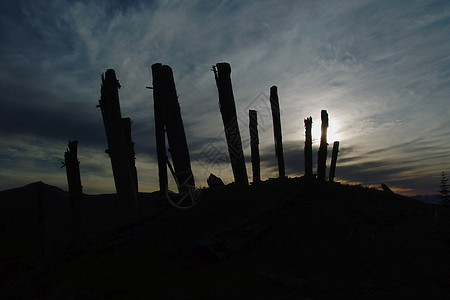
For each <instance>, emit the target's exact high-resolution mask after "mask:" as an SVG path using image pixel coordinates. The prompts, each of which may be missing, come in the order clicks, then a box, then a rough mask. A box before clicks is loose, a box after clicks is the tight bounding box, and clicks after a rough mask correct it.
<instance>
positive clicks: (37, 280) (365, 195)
mask: <svg viewBox="0 0 450 300" xmlns="http://www.w3.org/2000/svg"><path fill="white" fill-rule="evenodd" d="M1 193H2V197H1V199H2V201H4V199H5V198H4V197H3V195H4V194H3V192H1ZM155 196H156V195H151V194H142V195H140V197H141V198H142V199H144V200H143V201H144V202H145V203H146V205H144V206H145V213H144V217H143V218H142V219H141V220H137V221H134V222H132V223H129V224H125V225H113V223H111V224H110V226H109V227H108V226H107V227H105V229H102V230H99V231H96V232H92V233H91V234H90V235H88V238H87V243H86V246H85V247H84V248H83V249H81V250H76V249H75V245H74V244H70V242H68V243H66V244H65V245H63V246H61V247H60V248H57V249H55V250H54V252H53V253H52V254H51V255H50V256H48V257H46V258H40V259H38V260H37V261H38V263H36V262H33V263H31V262H28V263H23V264H22V265H21V267H20V268H19V269H18V270H17V269H16V272H15V274H14V276H10V278H8V279H9V280H8V282H9V283H8V284H7V285H5V286H3V289H2V290H1V292H0V295H2V297H3V296H4V297H12V296H32V297H44V298H58V297H63V296H67V295H72V296H76V297H81V298H86V297H87V298H104V297H113V298H130V297H131V298H141V297H145V296H153V297H156V296H169V297H184V298H191V297H195V296H199V295H201V296H209V297H213V298H217V299H222V298H229V297H232V296H237V295H261V296H267V297H270V296H279V297H282V298H299V297H300V298H301V297H313V298H314V297H323V296H326V297H327V296H328V297H329V296H355V297H368V296H375V297H382V296H434V297H438V298H439V297H446V296H449V295H450V288H449V286H448V285H447V283H446V279H447V278H449V275H450V268H449V267H450V266H449V263H448V259H447V254H448V249H449V247H450V226H449V225H450V211H449V208H448V207H444V206H436V205H430V204H426V203H423V202H420V201H418V200H414V199H412V198H408V197H404V196H400V195H396V194H389V193H386V192H383V191H379V190H375V189H369V188H365V187H361V186H350V185H342V184H339V183H319V182H317V181H307V180H305V179H303V178H287V179H284V180H280V179H275V180H268V181H265V182H262V183H261V184H260V185H257V186H249V187H240V186H237V185H234V184H230V185H227V186H225V187H218V188H213V189H204V190H203V198H202V199H201V201H200V203H199V204H198V205H197V206H196V207H194V208H193V209H190V210H177V209H175V208H173V207H172V206H171V205H170V204H169V203H168V202H167V201H160V200H159V199H156V198H155ZM89 197H92V198H89V199H90V201H92V202H95V201H96V200H94V199H96V197H97V201H100V200H98V199H99V198H101V197H104V199H103V200H102V201H104V202H102V205H100V206H99V205H97V206H95V207H96V208H95V209H105V208H106V206H107V204H111V203H114V200H113V198H114V197H113V195H102V196H89ZM106 199H109V200H106ZM145 199H146V200H145ZM85 200H86V199H85ZM99 203H100V202H99ZM93 207H94V206H93ZM112 211H113V210H110V212H112ZM103 213H108V212H107V210H105V211H103ZM97 215H100V211H98V212H97ZM16 259H18V258H16ZM2 263H5V261H3V262H2ZM36 266H39V267H36ZM10 268H11V266H10ZM3 275H5V274H4V273H3Z"/></svg>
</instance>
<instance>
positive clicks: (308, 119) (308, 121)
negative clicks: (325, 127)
mask: <svg viewBox="0 0 450 300" xmlns="http://www.w3.org/2000/svg"><path fill="white" fill-rule="evenodd" d="M312 122H313V121H312V117H309V118H306V119H305V127H308V126H311V124H312Z"/></svg>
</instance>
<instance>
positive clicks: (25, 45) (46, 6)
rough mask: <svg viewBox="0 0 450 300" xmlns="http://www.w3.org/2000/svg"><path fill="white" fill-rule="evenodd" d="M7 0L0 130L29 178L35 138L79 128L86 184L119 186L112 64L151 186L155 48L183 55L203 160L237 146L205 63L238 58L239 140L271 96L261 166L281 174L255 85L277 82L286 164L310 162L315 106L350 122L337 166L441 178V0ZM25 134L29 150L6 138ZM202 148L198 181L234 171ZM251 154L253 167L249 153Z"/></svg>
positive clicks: (174, 57) (182, 81)
mask: <svg viewBox="0 0 450 300" xmlns="http://www.w3.org/2000/svg"><path fill="white" fill-rule="evenodd" d="M0 7H1V8H2V9H1V13H0V25H1V26H0V38H1V39H2V43H1V45H0V54H1V56H2V58H3V59H2V60H1V61H0V90H1V94H2V96H1V100H0V132H1V133H2V136H4V137H8V140H9V141H10V142H7V141H5V140H4V139H2V141H1V142H0V146H1V148H2V154H1V155H2V159H3V161H4V162H5V163H6V164H3V165H2V174H4V175H5V176H6V174H13V173H14V174H16V175H15V178H16V179H15V181H14V183H12V182H10V184H18V183H19V182H20V176H21V175H20V174H22V175H23V181H22V182H23V184H26V183H28V182H26V181H28V180H29V179H30V176H29V175H26V174H36V176H35V178H36V180H40V179H41V176H44V174H43V173H44V172H40V171H39V168H44V169H45V168H48V169H46V170H50V169H51V170H53V169H52V167H49V166H50V164H51V163H50V162H49V161H48V160H43V161H42V160H39V159H41V158H39V156H38V155H36V156H35V154H33V153H34V151H37V150H36V149H35V148H33V147H34V146H35V145H36V141H46V142H45V143H44V144H43V145H41V146H40V147H41V148H39V151H43V152H45V151H47V152H48V153H52V154H51V155H54V157H55V158H56V157H62V153H61V150H57V151H56V150H55V152H53V151H54V150H53V148H54V149H56V148H58V147H59V146H55V145H62V149H63V150H64V146H65V144H66V142H67V139H69V138H70V139H79V140H80V147H81V145H83V146H85V147H86V148H87V149H89V150H87V149H86V150H87V152H85V153H87V154H88V155H86V156H84V157H83V160H82V165H83V164H84V167H86V168H87V170H88V171H86V172H85V173H84V174H83V177H84V186H85V187H86V188H88V189H89V188H90V187H94V186H95V188H92V190H95V191H98V192H101V191H102V186H103V185H104V191H111V190H112V189H113V185H112V184H111V182H112V179H111V180H109V182H110V183H106V179H105V178H107V177H108V176H110V175H111V171H110V167H109V160H108V158H107V157H106V158H105V157H104V155H105V154H104V153H103V151H104V149H105V148H106V139H105V137H104V129H103V124H102V120H101V114H100V111H99V110H98V109H96V108H95V105H96V104H97V101H98V98H99V96H100V95H99V94H100V74H101V73H102V72H104V71H105V70H106V69H107V68H114V69H115V70H116V73H117V76H118V78H119V80H120V82H121V84H122V88H121V90H120V99H121V106H122V114H123V115H124V116H129V117H131V118H132V119H133V120H134V123H133V139H134V141H135V142H136V152H137V163H138V169H139V176H140V178H141V181H142V182H143V183H142V184H141V186H142V187H143V188H144V189H145V190H152V189H156V188H157V185H158V181H157V179H156V178H157V175H156V174H157V170H156V165H155V164H154V163H155V153H154V149H155V141H154V125H153V122H154V120H153V102H152V101H153V99H152V93H151V91H150V90H148V89H146V88H145V87H146V86H150V85H151V80H152V79H151V72H150V66H151V65H152V64H153V63H155V62H162V63H164V64H168V65H170V66H171V67H172V68H173V71H174V76H175V82H176V85H177V90H178V94H179V101H180V105H181V109H182V114H183V119H184V123H185V128H186V135H187V139H188V145H189V148H190V150H191V156H192V160H193V161H194V160H195V158H198V157H201V154H202V151H203V150H204V149H205V147H207V146H208V145H214V146H215V147H216V148H217V149H219V151H221V152H222V153H225V154H228V153H227V148H226V144H225V143H224V142H223V140H222V139H221V137H220V135H221V132H222V131H223V128H222V123H221V122H222V121H221V118H220V112H219V108H218V105H217V102H218V99H217V89H216V86H215V82H214V77H213V74H212V72H211V71H210V68H211V66H212V65H213V64H215V63H217V62H221V61H227V62H230V63H231V66H232V80H233V87H234V94H235V99H236V106H237V111H238V117H239V119H240V120H241V124H242V125H240V127H241V128H240V129H241V133H242V136H243V139H244V140H245V139H248V132H247V122H248V115H247V114H248V108H249V107H250V106H252V105H253V106H254V105H255V102H254V101H255V99H257V100H256V101H260V102H259V103H261V104H257V106H258V109H259V115H260V117H261V121H264V122H260V141H261V144H260V148H261V157H262V166H263V169H264V172H265V175H264V176H266V177H272V176H275V175H276V160H275V161H274V159H273V157H272V156H273V131H272V127H271V126H272V124H271V117H270V114H267V111H265V110H264V109H265V108H264V107H266V106H264V105H262V103H264V101H268V99H267V100H265V99H264V97H262V98H261V99H258V97H259V95H264V94H266V95H267V94H268V91H269V88H270V86H272V85H274V84H275V85H277V86H278V87H279V96H280V105H281V110H282V129H283V137H284V142H285V156H286V165H287V171H288V174H289V175H301V174H302V159H303V158H302V152H301V151H302V149H301V148H302V145H303V135H304V133H303V131H304V129H303V119H304V118H306V117H308V116H312V117H313V121H314V125H315V126H317V125H318V124H319V123H320V120H319V116H320V110H322V109H327V110H328V112H329V114H330V122H332V123H333V122H334V123H336V125H339V126H338V127H339V129H338V131H339V132H338V133H339V135H340V137H341V152H340V157H339V159H340V160H339V161H338V170H337V175H338V177H339V176H340V177H342V178H343V179H347V180H351V181H361V182H363V183H364V182H366V183H368V184H375V183H376V182H378V181H381V180H383V181H387V183H388V184H393V185H397V187H399V188H403V189H408V185H409V187H411V188H412V189H413V190H412V192H414V191H417V192H421V193H422V192H429V193H431V192H434V190H435V185H436V182H437V181H438V178H436V176H438V174H439V172H440V171H442V170H445V169H446V165H447V164H448V161H449V160H448V153H449V152H448V150H447V149H448V148H449V144H448V141H447V140H448V139H447V138H448V136H450V127H449V126H447V119H448V117H447V112H448V110H449V108H450V107H449V106H450V104H449V102H448V95H449V92H450V84H449V78H450V76H449V74H450V71H449V70H450V56H449V54H448V53H449V49H450V42H449V41H448V39H447V38H446V36H448V33H449V32H450V22H449V20H450V5H449V4H448V3H446V2H442V1H429V2H426V3H425V2H420V1H418V2H411V1H397V2H395V3H392V2H391V1H370V0H366V1H356V0H355V1H339V2H335V1H301V2H299V1H283V2H282V3H278V2H276V3H275V2H272V1H258V2H253V1H244V2H236V1H214V2H205V1H189V2H173V1H152V2H147V1H134V2H129V1H87V2H86V1H77V2H72V1H52V2H48V1H14V2H13V1H2V2H1V3H0ZM264 115H267V119H264V120H263V119H262V118H263V117H264ZM316 128H317V127H316ZM316 131H317V130H316ZM315 137H316V138H317V132H316V133H315ZM14 147H16V148H17V147H20V149H21V150H20V151H18V152H17V153H16V154H11V153H10V152H8V151H7V150H5V149H14ZM46 147H49V148H48V149H47V148H46ZM52 147H53V148H52ZM33 149H34V150H33ZM58 149H59V148H58ZM39 151H38V152H39ZM244 151H245V153H246V155H248V153H249V149H247V148H246V149H245V150H244ZM25 153H28V154H25ZM81 153H82V151H80V155H81ZM13 155H14V156H13ZM27 155H29V156H27ZM49 155H50V154H49ZM100 156H101V157H102V158H100ZM33 157H34V158H33ZM51 157H53V156H51ZM93 158H95V159H93ZM10 159H15V160H22V161H23V166H22V167H17V166H14V165H13V164H10V163H7V162H8V161H9V160H10ZM80 160H81V159H80ZM84 161H85V162H84ZM205 161H206V160H204V161H198V160H197V161H196V162H193V165H194V166H193V168H194V172H196V180H197V182H202V184H203V185H204V184H205V181H206V178H205V176H206V175H209V173H208V170H210V172H213V173H214V172H216V173H220V174H221V176H222V177H223V178H224V179H225V180H226V181H228V182H230V181H232V176H231V174H232V173H231V167H230V166H229V164H227V163H222V162H221V163H217V164H215V165H214V164H211V163H210V164H209V166H208V167H207V168H206V169H205V164H204V162H205ZM274 162H275V164H274ZM339 163H340V164H339ZM207 165H208V164H207ZM26 166H28V167H29V170H28V171H26V170H25V167H26ZM45 166H46V167H45ZM247 169H248V170H247V171H248V173H249V174H251V168H250V164H248V165H247ZM27 172H28V173H27ZM33 172H36V173H33ZM46 172H47V173H48V174H50V173H51V174H56V173H52V172H53V171H46ZM83 172H84V171H83ZM207 173H208V174H207ZM205 174H206V175H205ZM433 174H436V175H433ZM27 176H28V177H27ZM264 176H263V177H264ZM44 177H45V176H44ZM47 178H48V177H47ZM52 178H56V177H52ZM104 179H105V181H104ZM53 183H55V184H61V182H59V181H58V182H56V181H53Z"/></svg>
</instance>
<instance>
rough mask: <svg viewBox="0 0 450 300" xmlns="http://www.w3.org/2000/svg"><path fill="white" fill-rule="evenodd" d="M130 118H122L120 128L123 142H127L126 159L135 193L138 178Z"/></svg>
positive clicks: (137, 188)
mask: <svg viewBox="0 0 450 300" xmlns="http://www.w3.org/2000/svg"><path fill="white" fill-rule="evenodd" d="M131 123H132V122H131V119H130V118H122V130H123V134H124V135H125V142H126V143H127V154H128V160H129V162H130V169H131V173H132V176H133V181H134V188H135V190H136V195H138V192H139V185H138V178H137V169H136V152H134V143H133V140H132V139H131Z"/></svg>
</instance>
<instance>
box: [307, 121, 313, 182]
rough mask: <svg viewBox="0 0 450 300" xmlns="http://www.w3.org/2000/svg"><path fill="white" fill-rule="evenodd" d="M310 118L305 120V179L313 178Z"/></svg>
mask: <svg viewBox="0 0 450 300" xmlns="http://www.w3.org/2000/svg"><path fill="white" fill-rule="evenodd" d="M311 129H312V118H311V117H309V118H306V119H305V177H306V178H313V171H312V170H313V163H312V134H311Z"/></svg>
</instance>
